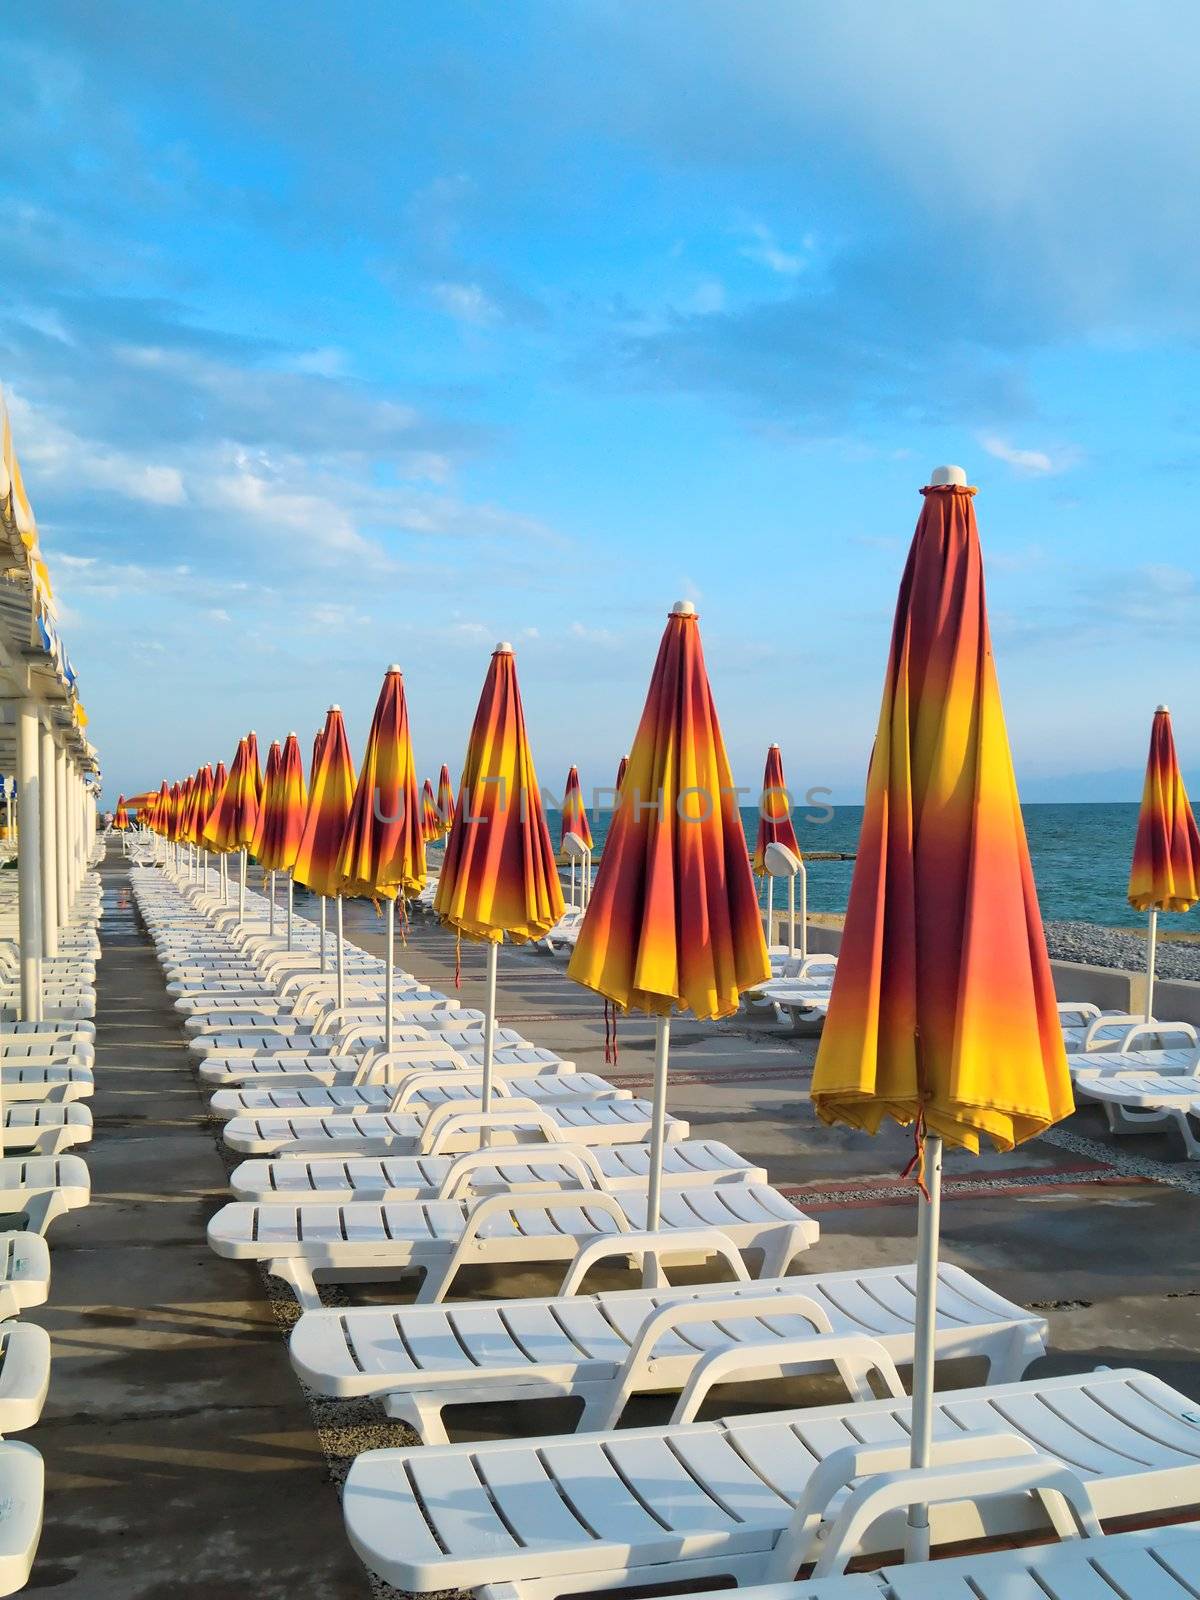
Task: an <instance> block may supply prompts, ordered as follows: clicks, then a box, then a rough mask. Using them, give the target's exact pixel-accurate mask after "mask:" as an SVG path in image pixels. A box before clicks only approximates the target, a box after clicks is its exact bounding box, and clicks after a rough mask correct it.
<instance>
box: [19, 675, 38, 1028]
mask: <svg viewBox="0 0 1200 1600" xmlns="http://www.w3.org/2000/svg"><path fill="white" fill-rule="evenodd" d="M17 785H18V788H17V794H18V799H17V806H18V823H17V826H18V829H19V832H18V834H17V895H18V908H17V922H18V927H19V930H20V939H21V1020H22V1021H23V1022H40V1021H41V1020H42V885H41V861H40V853H41V852H40V848H39V839H38V833H39V828H38V714H37V704H36V702H35V701H33V700H22V701H21V703H20V705H19V706H18V707H17Z"/></svg>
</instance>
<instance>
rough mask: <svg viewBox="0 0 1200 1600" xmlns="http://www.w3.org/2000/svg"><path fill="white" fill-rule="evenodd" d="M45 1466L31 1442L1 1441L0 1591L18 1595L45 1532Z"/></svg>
mask: <svg viewBox="0 0 1200 1600" xmlns="http://www.w3.org/2000/svg"><path fill="white" fill-rule="evenodd" d="M45 1481H46V1474H45V1468H44V1467H43V1465H42V1458H41V1456H40V1455H39V1454H38V1453H37V1451H36V1450H35V1449H33V1447H32V1446H31V1445H27V1444H21V1443H18V1442H17V1441H16V1440H14V1439H6V1440H4V1441H3V1443H0V1506H2V1507H3V1513H4V1514H3V1516H0V1594H15V1593H16V1592H17V1590H18V1589H23V1588H24V1587H25V1585H26V1583H27V1582H28V1581H29V1573H30V1570H31V1569H32V1567H33V1558H34V1556H35V1555H36V1554H37V1547H38V1540H39V1539H40V1538H41V1534H42V1505H43V1500H44V1496H45Z"/></svg>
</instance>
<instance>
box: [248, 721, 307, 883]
mask: <svg viewBox="0 0 1200 1600" xmlns="http://www.w3.org/2000/svg"><path fill="white" fill-rule="evenodd" d="M277 750H278V746H277V745H274V744H273V745H272V746H271V754H270V755H268V757H267V771H266V776H265V777H264V779H263V803H262V809H261V811H260V812H259V814H258V831H257V832H256V833H255V835H254V844H253V851H254V858H255V860H256V861H257V862H258V863H259V865H260V866H261V867H262V868H263V870H264V871H265V872H287V871H288V870H289V869H290V868H291V866H292V864H293V862H294V861H295V859H296V851H297V850H298V849H299V847H300V835H301V833H302V832H303V831H304V816H305V811H306V809H307V794H306V791H305V787H304V758H303V757H302V756H301V754H300V745H299V742H298V740H297V738H296V735H295V734H294V733H289V734H288V736H287V738H286V739H285V740H284V744H283V749H282V751H280V752H279V755H278V758H277V759H276V761H275V771H274V773H273V774H272V771H271V762H272V759H273V758H275V754H276V751H277Z"/></svg>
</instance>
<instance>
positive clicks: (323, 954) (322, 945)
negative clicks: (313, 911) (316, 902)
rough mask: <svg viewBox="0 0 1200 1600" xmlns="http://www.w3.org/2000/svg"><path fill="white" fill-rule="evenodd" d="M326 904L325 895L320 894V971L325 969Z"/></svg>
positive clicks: (327, 903)
mask: <svg viewBox="0 0 1200 1600" xmlns="http://www.w3.org/2000/svg"><path fill="white" fill-rule="evenodd" d="M328 905H329V902H328V901H327V900H326V899H325V896H324V895H322V896H321V971H322V972H324V971H325V914H326V911H327V909H328Z"/></svg>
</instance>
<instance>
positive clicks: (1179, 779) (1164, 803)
mask: <svg viewBox="0 0 1200 1600" xmlns="http://www.w3.org/2000/svg"><path fill="white" fill-rule="evenodd" d="M1197 900H1200V833H1197V830H1196V819H1195V817H1193V815H1192V808H1191V805H1190V804H1189V802H1188V797H1187V790H1186V789H1185V788H1184V786H1183V774H1182V773H1181V772H1180V770H1179V761H1178V758H1177V757H1176V755H1175V735H1174V734H1173V733H1172V731H1171V713H1170V712H1169V711H1168V710H1167V708H1166V706H1159V708H1158V710H1157V711H1156V712H1155V713H1154V723H1153V725H1152V727H1151V729H1150V756H1149V759H1148V760H1147V762H1146V782H1145V785H1144V787H1143V789H1142V809H1141V811H1140V812H1139V813H1138V828H1137V838H1136V839H1135V840H1134V844H1133V863H1132V865H1131V867H1130V870H1129V904H1130V905H1131V906H1132V907H1133V908H1134V910H1135V911H1147V912H1149V914H1150V926H1149V933H1148V938H1147V944H1146V1021H1147V1022H1150V1021H1151V1020H1152V1019H1153V1016H1154V952H1155V946H1156V944H1157V943H1158V913H1159V912H1160V911H1189V910H1190V909H1191V908H1192V906H1194V905H1195V904H1196V901H1197Z"/></svg>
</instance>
